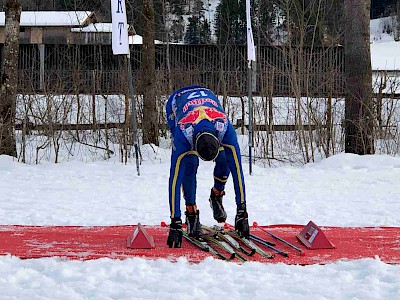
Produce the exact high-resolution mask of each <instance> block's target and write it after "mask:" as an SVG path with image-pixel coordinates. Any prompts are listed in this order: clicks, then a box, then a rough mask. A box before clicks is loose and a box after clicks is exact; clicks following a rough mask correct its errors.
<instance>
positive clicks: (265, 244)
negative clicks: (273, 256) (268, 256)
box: [250, 234, 289, 257]
mask: <svg viewBox="0 0 400 300" xmlns="http://www.w3.org/2000/svg"><path fill="white" fill-rule="evenodd" d="M250 239H252V240H253V241H255V242H257V243H259V244H261V245H263V246H265V247H267V248H270V249H272V250H274V251H276V252H277V253H278V254H280V255H283V256H284V257H289V254H288V253H286V252H284V251H282V250H279V249H278V248H275V247H274V246H271V245H270V244H269V243H267V242H266V241H265V240H263V239H262V238H260V237H258V236H256V235H253V234H250Z"/></svg>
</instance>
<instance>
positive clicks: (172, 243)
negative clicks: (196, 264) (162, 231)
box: [167, 217, 183, 248]
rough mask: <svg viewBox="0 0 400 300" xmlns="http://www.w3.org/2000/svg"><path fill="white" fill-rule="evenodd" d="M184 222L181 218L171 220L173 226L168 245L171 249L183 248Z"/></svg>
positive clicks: (171, 226)
mask: <svg viewBox="0 0 400 300" xmlns="http://www.w3.org/2000/svg"><path fill="white" fill-rule="evenodd" d="M182 235H183V233H182V220H181V218H179V217H178V218H173V219H171V225H170V226H169V234H168V240H167V245H168V246H169V247H170V248H172V247H173V248H181V247H182Z"/></svg>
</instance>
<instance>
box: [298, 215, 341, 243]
mask: <svg viewBox="0 0 400 300" xmlns="http://www.w3.org/2000/svg"><path fill="white" fill-rule="evenodd" d="M296 236H297V238H298V239H299V240H300V242H302V243H303V244H304V245H305V246H306V247H307V248H308V249H332V248H336V247H335V245H333V244H332V243H331V242H330V241H329V240H328V239H327V237H326V236H325V234H324V233H323V232H322V230H321V229H320V228H319V227H318V226H317V225H316V224H315V223H314V222H312V221H310V222H308V224H307V225H306V227H304V228H303V230H302V231H301V232H300V233H298V234H297V235H296Z"/></svg>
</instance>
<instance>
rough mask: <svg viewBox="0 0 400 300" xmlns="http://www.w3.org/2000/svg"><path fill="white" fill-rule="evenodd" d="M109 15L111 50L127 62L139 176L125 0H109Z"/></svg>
mask: <svg viewBox="0 0 400 300" xmlns="http://www.w3.org/2000/svg"><path fill="white" fill-rule="evenodd" d="M111 15H112V50H113V54H114V55H119V54H124V55H126V60H127V64H128V68H127V69H128V81H129V95H130V98H131V102H130V103H131V105H130V106H131V107H130V109H131V122H130V123H131V127H132V139H133V145H134V148H135V155H136V170H137V173H138V175H139V176H140V169H139V146H138V139H137V124H136V105H135V103H134V98H133V78H132V66H131V59H130V50H129V39H128V22H127V19H126V7H125V0H111Z"/></svg>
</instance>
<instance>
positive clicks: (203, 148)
mask: <svg viewBox="0 0 400 300" xmlns="http://www.w3.org/2000/svg"><path fill="white" fill-rule="evenodd" d="M194 150H196V152H197V153H198V154H199V156H200V158H201V159H202V160H205V161H210V160H214V159H215V158H216V157H217V156H218V153H219V141H218V138H217V137H216V135H215V134H214V133H212V132H210V131H200V132H199V133H198V134H196V136H195V139H194Z"/></svg>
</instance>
